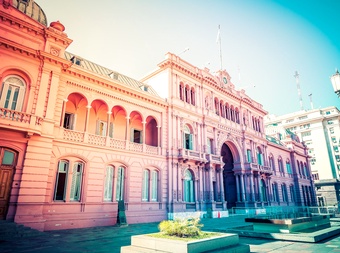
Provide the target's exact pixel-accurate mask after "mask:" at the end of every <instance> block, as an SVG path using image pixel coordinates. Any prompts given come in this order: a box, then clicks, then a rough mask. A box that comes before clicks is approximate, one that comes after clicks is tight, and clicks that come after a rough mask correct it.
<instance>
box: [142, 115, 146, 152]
mask: <svg viewBox="0 0 340 253" xmlns="http://www.w3.org/2000/svg"><path fill="white" fill-rule="evenodd" d="M142 124H143V135H142V136H143V138H142V145H143V153H145V149H146V147H145V136H146V135H145V126H146V122H145V121H143V122H142Z"/></svg>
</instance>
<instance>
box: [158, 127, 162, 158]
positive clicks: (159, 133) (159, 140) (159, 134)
mask: <svg viewBox="0 0 340 253" xmlns="http://www.w3.org/2000/svg"><path fill="white" fill-rule="evenodd" d="M157 148H158V151H157V154H158V155H160V154H161V126H157Z"/></svg>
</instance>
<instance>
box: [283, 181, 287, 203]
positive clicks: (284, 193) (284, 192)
mask: <svg viewBox="0 0 340 253" xmlns="http://www.w3.org/2000/svg"><path fill="white" fill-rule="evenodd" d="M281 191H282V201H283V202H288V194H287V187H286V185H285V184H282V185H281Z"/></svg>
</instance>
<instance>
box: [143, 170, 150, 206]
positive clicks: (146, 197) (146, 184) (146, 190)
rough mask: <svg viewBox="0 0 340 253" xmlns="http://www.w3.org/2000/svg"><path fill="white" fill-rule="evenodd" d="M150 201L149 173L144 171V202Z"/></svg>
mask: <svg viewBox="0 0 340 253" xmlns="http://www.w3.org/2000/svg"><path fill="white" fill-rule="evenodd" d="M148 200H149V171H148V170H144V172H143V190H142V201H148Z"/></svg>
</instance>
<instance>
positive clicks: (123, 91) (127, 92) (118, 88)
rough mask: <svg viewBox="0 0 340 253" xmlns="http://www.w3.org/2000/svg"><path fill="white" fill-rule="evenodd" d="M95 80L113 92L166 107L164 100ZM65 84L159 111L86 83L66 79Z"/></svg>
mask: <svg viewBox="0 0 340 253" xmlns="http://www.w3.org/2000/svg"><path fill="white" fill-rule="evenodd" d="M97 81H98V82H97V84H101V85H104V86H105V87H106V88H109V89H111V90H114V91H115V92H119V93H121V94H125V95H128V96H130V97H134V98H136V99H140V100H143V101H145V102H146V103H148V104H154V105H157V106H161V107H163V108H166V107H168V105H167V104H166V103H165V102H164V103H160V102H158V101H155V100H153V99H151V98H147V97H144V96H142V94H137V93H135V92H132V91H129V90H128V89H126V87H118V86H115V85H112V84H108V83H104V82H99V80H97ZM66 84H68V85H73V86H76V87H78V88H81V89H83V90H87V91H90V92H96V93H98V94H101V95H103V96H106V97H110V98H112V99H115V100H120V101H124V102H127V103H129V104H134V105H136V106H139V107H143V108H145V109H148V110H152V111H155V112H159V111H157V110H155V109H152V108H151V107H146V106H143V105H141V104H140V103H135V102H132V101H131V100H128V99H124V98H122V97H118V96H115V95H113V94H110V93H109V92H104V91H103V90H100V89H95V88H91V87H89V86H86V85H83V84H80V83H77V82H72V81H68V80H67V81H66Z"/></svg>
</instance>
